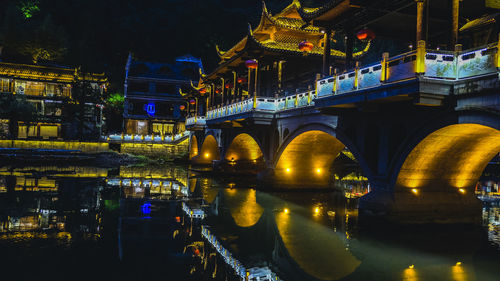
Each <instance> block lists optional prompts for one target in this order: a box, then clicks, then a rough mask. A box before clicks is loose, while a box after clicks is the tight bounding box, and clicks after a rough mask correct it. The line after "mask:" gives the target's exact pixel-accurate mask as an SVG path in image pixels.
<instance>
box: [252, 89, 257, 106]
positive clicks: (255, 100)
mask: <svg viewBox="0 0 500 281" xmlns="http://www.w3.org/2000/svg"><path fill="white" fill-rule="evenodd" d="M256 108H257V93H255V94H254V95H253V109H256Z"/></svg>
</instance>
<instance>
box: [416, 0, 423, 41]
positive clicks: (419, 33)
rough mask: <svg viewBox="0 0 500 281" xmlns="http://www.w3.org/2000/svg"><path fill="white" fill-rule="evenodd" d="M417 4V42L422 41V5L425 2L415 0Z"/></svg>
mask: <svg viewBox="0 0 500 281" xmlns="http://www.w3.org/2000/svg"><path fill="white" fill-rule="evenodd" d="M415 1H416V2H417V40H416V41H415V42H418V41H420V40H422V29H423V26H422V25H423V18H424V5H425V0H415Z"/></svg>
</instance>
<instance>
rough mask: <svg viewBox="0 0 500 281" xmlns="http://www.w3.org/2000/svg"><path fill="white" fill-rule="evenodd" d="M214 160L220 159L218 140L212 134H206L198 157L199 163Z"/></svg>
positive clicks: (208, 162) (209, 162) (207, 162)
mask: <svg viewBox="0 0 500 281" xmlns="http://www.w3.org/2000/svg"><path fill="white" fill-rule="evenodd" d="M213 160H220V151H219V145H218V144H217V140H216V139H215V137H214V136H213V135H212V134H208V135H206V136H205V139H204V140H203V144H202V145H201V150H200V153H199V156H198V159H197V162H198V163H199V164H211V163H212V161H213Z"/></svg>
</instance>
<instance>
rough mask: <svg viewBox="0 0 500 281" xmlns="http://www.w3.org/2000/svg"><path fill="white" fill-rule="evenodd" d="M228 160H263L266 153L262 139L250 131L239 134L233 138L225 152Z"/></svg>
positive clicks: (225, 157)
mask: <svg viewBox="0 0 500 281" xmlns="http://www.w3.org/2000/svg"><path fill="white" fill-rule="evenodd" d="M224 159H225V160H226V161H243V162H251V161H252V162H253V161H255V162H262V161H264V154H263V152H262V145H261V144H260V141H259V140H258V139H257V138H255V137H253V136H252V135H250V134H248V133H241V134H238V135H237V136H236V137H234V138H233V140H232V141H231V143H230V145H229V147H228V148H227V150H226V151H225V153H224Z"/></svg>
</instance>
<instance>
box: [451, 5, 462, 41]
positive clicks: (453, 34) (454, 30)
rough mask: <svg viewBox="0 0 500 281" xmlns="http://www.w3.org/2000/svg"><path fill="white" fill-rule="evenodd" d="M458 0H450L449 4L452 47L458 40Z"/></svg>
mask: <svg viewBox="0 0 500 281" xmlns="http://www.w3.org/2000/svg"><path fill="white" fill-rule="evenodd" d="M459 4H460V1H459V0H452V5H451V17H452V20H451V24H452V25H451V38H450V48H453V47H454V46H455V45H456V44H457V42H458V14H459Z"/></svg>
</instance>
